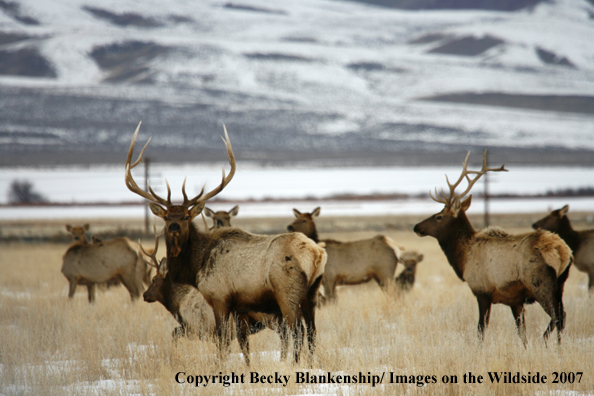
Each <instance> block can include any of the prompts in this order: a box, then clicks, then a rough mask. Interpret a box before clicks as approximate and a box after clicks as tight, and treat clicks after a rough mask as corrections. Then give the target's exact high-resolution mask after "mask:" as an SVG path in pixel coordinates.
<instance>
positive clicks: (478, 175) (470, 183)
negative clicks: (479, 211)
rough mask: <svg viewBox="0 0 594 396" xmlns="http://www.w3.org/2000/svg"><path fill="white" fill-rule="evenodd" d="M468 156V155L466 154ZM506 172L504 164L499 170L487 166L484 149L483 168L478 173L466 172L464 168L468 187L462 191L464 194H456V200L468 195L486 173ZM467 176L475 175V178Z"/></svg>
mask: <svg viewBox="0 0 594 396" xmlns="http://www.w3.org/2000/svg"><path fill="white" fill-rule="evenodd" d="M468 154H470V153H468ZM465 162H468V156H466V161H465ZM489 171H491V172H502V171H503V172H507V169H505V164H503V165H501V166H500V167H499V168H489V167H488V166H487V149H485V151H484V152H483V167H482V168H481V170H480V171H473V170H470V171H469V170H466V167H465V168H464V172H463V173H464V176H465V177H466V180H467V181H468V186H466V190H464V192H462V193H461V194H457V195H456V197H457V198H458V199H462V197H464V196H465V195H466V194H468V193H469V192H470V190H471V189H472V186H474V184H475V183H476V182H477V181H478V179H480V178H481V176H482V175H484V174H485V173H487V172H489ZM468 175H476V177H474V178H470V177H469V176H468Z"/></svg>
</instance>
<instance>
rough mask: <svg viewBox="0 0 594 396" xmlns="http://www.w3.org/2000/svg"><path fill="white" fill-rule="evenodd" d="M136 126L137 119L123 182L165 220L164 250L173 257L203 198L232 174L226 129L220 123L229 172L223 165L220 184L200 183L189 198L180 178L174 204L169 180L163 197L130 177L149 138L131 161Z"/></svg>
mask: <svg viewBox="0 0 594 396" xmlns="http://www.w3.org/2000/svg"><path fill="white" fill-rule="evenodd" d="M139 129H140V123H138V127H137V128H136V132H134V136H133V137H132V143H131V144H130V150H128V158H127V159H126V177H125V181H126V186H127V187H128V189H129V190H130V191H132V192H133V193H135V194H138V195H140V196H141V197H143V198H146V199H148V200H149V201H150V204H149V206H150V208H151V211H152V212H153V213H154V214H155V216H157V217H160V218H162V219H163V220H164V221H165V238H166V240H167V247H168V249H169V252H168V253H170V254H171V255H172V256H173V257H177V256H178V255H179V254H180V253H181V250H182V245H183V244H184V243H186V242H187V240H188V237H189V230H190V223H191V221H192V220H193V219H194V218H195V217H196V216H198V215H199V214H200V213H201V212H202V209H204V204H205V202H206V201H207V200H209V199H210V198H212V197H214V196H215V195H217V194H218V193H220V192H221V191H223V189H224V188H225V186H226V185H227V184H229V182H230V181H231V179H232V178H233V175H234V174H235V156H234V155H233V149H232V148H231V142H230V141H229V135H228V134H227V129H226V128H225V126H224V125H223V129H224V131H225V138H223V143H225V147H226V148H227V156H228V158H229V163H230V164H231V170H230V171H229V175H227V176H225V169H224V168H223V180H222V182H221V184H220V185H219V186H217V187H216V188H215V189H214V190H212V191H210V192H209V193H207V194H204V187H203V188H202V191H200V193H199V194H198V195H197V196H195V197H194V198H192V199H189V198H188V196H187V195H186V181H185V180H184V183H183V185H182V194H183V197H184V201H183V203H182V204H180V205H174V204H173V203H172V202H171V188H170V187H169V183H166V184H167V199H164V198H161V197H160V196H158V195H157V194H156V193H155V192H154V191H153V189H152V188H151V186H150V185H149V186H148V190H149V191H148V192H147V191H144V190H143V189H141V188H140V187H138V184H136V182H135V181H134V178H133V177H132V172H131V171H132V169H133V168H134V167H135V166H136V165H138V164H139V163H140V161H141V160H142V154H143V153H144V150H145V149H146V147H147V146H148V144H149V142H150V141H151V140H150V139H149V140H148V141H147V142H146V144H145V145H144V147H143V148H142V151H141V152H140V155H139V156H138V159H137V160H136V161H135V162H134V163H131V161H132V154H133V153H134V146H135V144H136V137H137V136H138V131H139Z"/></svg>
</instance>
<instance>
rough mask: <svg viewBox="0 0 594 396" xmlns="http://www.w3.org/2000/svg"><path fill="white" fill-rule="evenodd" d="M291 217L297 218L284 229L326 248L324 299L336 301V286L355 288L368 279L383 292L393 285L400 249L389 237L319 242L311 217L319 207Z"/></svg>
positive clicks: (294, 210)
mask: <svg viewBox="0 0 594 396" xmlns="http://www.w3.org/2000/svg"><path fill="white" fill-rule="evenodd" d="M293 214H294V215H295V217H296V219H295V221H293V223H291V224H290V225H289V226H288V227H287V229H288V230H289V231H291V232H300V233H303V234H304V235H305V236H307V237H308V238H310V239H311V240H313V241H314V242H316V243H318V242H322V243H323V244H324V246H325V248H326V253H327V254H328V261H327V262H326V269H325V270H324V278H323V280H322V282H323V284H324V294H325V297H326V298H327V299H328V300H329V301H334V300H335V299H336V286H338V285H358V284H361V283H365V282H369V281H371V280H374V281H376V282H377V283H378V285H379V286H380V287H381V288H382V289H384V290H385V289H386V288H387V287H388V286H390V285H393V283H394V276H395V272H396V266H397V264H398V261H399V259H400V248H399V247H398V246H396V244H395V243H394V241H392V240H391V239H390V238H388V237H385V236H383V235H377V236H375V237H373V238H370V239H363V240H359V241H353V242H338V241H335V240H330V239H326V240H322V241H320V240H319V238H318V232H317V230H316V225H315V222H314V217H317V216H319V214H320V208H319V207H318V208H316V209H314V210H313V212H311V213H301V212H300V211H298V210H297V209H293Z"/></svg>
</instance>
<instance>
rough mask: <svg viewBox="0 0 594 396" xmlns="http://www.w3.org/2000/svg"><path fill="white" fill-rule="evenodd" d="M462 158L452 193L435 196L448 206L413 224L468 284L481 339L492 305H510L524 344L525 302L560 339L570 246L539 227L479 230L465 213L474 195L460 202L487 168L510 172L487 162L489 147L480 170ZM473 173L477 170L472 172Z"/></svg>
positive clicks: (451, 187)
mask: <svg viewBox="0 0 594 396" xmlns="http://www.w3.org/2000/svg"><path fill="white" fill-rule="evenodd" d="M469 156H470V153H468V155H467V156H466V159H465V161H464V163H463V169H462V174H461V175H460V177H459V179H458V180H457V181H456V182H455V183H454V184H450V181H449V179H448V178H447V175H446V180H447V183H448V186H449V189H450V191H449V194H446V193H445V192H444V191H443V190H442V191H441V194H438V193H437V189H436V191H435V192H436V196H435V197H434V196H433V195H432V194H430V196H431V198H432V199H433V200H435V201H436V202H439V203H442V204H444V205H445V207H444V208H443V210H442V211H441V212H439V213H436V214H434V215H433V216H431V217H429V218H428V219H426V220H424V221H422V222H421V223H419V224H417V225H415V227H414V232H416V233H417V234H418V235H419V236H427V235H430V236H432V237H434V238H436V239H437V241H438V242H439V245H440V246H441V249H442V250H443V252H444V253H445V255H446V257H447V259H448V261H449V263H450V265H451V266H452V267H453V269H454V271H455V272H456V275H458V277H459V278H460V279H461V280H463V281H466V282H467V283H468V286H469V287H470V289H471V290H472V293H473V294H474V295H475V297H476V299H477V301H478V306H479V321H478V334H479V338H480V339H481V340H482V339H483V336H484V331H485V327H486V326H487V325H488V324H489V316H490V313H491V305H492V304H497V303H500V304H505V305H508V306H509V307H511V311H512V313H513V315H514V319H515V322H516V326H517V329H518V334H519V335H520V338H521V339H522V342H523V343H524V345H526V343H527V340H526V325H525V322H524V304H530V303H533V302H535V301H537V302H538V303H539V304H540V305H541V307H542V308H543V309H544V310H545V312H546V313H547V314H548V315H549V316H550V317H551V322H550V323H549V326H548V328H547V330H546V331H545V333H544V337H545V339H547V338H548V336H549V335H550V333H551V332H552V331H553V329H555V328H556V329H557V340H558V341H559V342H561V332H562V331H563V327H564V321H565V312H564V310H563V301H562V296H563V285H564V283H565V280H566V279H567V276H568V274H569V268H570V265H571V261H572V256H571V250H570V249H569V247H568V246H567V245H566V244H565V242H563V240H562V239H561V238H559V237H558V236H557V235H555V234H553V233H551V232H548V231H536V232H532V233H527V234H521V235H510V234H508V233H507V232H505V231H504V230H502V229H500V228H497V227H489V228H486V229H484V230H481V231H478V232H477V231H475V229H474V228H473V227H472V224H470V221H469V220H468V217H466V211H467V210H468V208H469V207H470V202H471V200H472V195H470V196H468V198H466V199H465V200H463V201H462V198H463V197H464V196H466V194H468V193H469V192H470V190H471V188H472V186H473V185H474V184H475V183H476V182H477V181H478V180H479V178H480V177H481V176H482V175H484V174H485V173H487V172H491V171H492V172H500V171H507V169H505V166H504V165H502V166H501V167H499V168H489V167H487V151H486V150H485V153H484V154H483V166H482V169H481V170H480V171H473V170H468V169H467V167H468V157H469ZM470 175H475V176H474V177H471V176H470ZM465 179H466V180H467V182H468V185H467V187H466V189H465V190H464V191H463V192H462V193H460V194H456V193H455V189H456V187H458V186H459V185H460V183H461V182H462V181H463V180H465Z"/></svg>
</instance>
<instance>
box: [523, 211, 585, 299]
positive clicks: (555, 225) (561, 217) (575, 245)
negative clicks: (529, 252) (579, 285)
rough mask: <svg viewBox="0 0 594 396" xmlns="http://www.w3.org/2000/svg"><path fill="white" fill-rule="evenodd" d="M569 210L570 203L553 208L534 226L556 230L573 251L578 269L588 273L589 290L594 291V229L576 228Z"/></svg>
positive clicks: (535, 227)
mask: <svg viewBox="0 0 594 396" xmlns="http://www.w3.org/2000/svg"><path fill="white" fill-rule="evenodd" d="M568 211H569V205H565V206H564V207H562V208H561V209H557V210H553V211H552V212H551V213H550V214H549V215H548V216H546V217H545V218H543V219H541V220H539V221H537V222H536V223H534V224H532V228H534V229H535V230H537V229H539V228H540V229H543V230H548V231H551V232H554V233H555V234H557V235H559V236H560V237H561V239H563V240H564V241H565V243H566V244H567V246H569V248H570V249H571V251H572V252H573V257H574V261H573V264H574V265H575V267H576V268H577V269H578V270H580V271H582V272H585V273H587V274H588V290H589V291H590V293H594V230H584V231H576V230H574V229H573V227H572V226H571V223H570V222H569V218H568V217H567V212H568Z"/></svg>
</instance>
